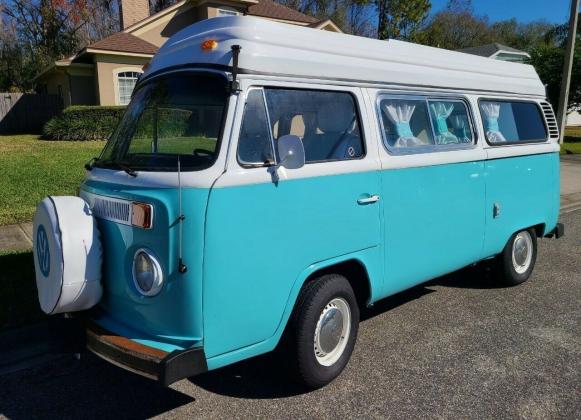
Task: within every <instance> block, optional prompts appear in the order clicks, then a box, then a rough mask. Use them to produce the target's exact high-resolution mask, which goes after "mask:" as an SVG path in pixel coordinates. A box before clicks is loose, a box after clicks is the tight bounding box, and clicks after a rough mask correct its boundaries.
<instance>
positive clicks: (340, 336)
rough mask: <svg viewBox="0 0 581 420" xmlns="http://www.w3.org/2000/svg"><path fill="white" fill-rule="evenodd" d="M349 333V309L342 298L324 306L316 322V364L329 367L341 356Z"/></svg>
mask: <svg viewBox="0 0 581 420" xmlns="http://www.w3.org/2000/svg"><path fill="white" fill-rule="evenodd" d="M350 332H351V309H350V308H349V304H348V303H347V301H346V300H345V299H343V298H335V299H333V300H331V301H330V302H329V303H327V304H326V305H325V307H324V308H323V310H322V311H321V315H320V316H319V320H318V321H317V327H316V328H315V337H314V351H315V357H316V359H317V362H319V363H320V364H321V365H323V366H331V365H333V364H334V363H335V362H337V360H339V358H340V357H341V355H342V354H343V352H344V351H345V347H347V342H348V341H349V333H350Z"/></svg>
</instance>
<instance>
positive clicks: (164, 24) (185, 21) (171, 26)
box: [130, 1, 246, 47]
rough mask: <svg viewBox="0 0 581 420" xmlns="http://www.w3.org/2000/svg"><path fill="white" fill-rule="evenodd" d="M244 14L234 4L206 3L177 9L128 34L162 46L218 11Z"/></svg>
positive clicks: (243, 8) (242, 10) (239, 7)
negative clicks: (184, 29) (190, 26)
mask: <svg viewBox="0 0 581 420" xmlns="http://www.w3.org/2000/svg"><path fill="white" fill-rule="evenodd" d="M220 8H222V9H228V10H232V11H238V12H241V13H242V12H244V11H245V10H246V7H245V6H242V5H240V3H235V2H228V1H224V2H220V3H206V4H203V5H200V6H197V7H196V6H193V5H192V6H184V7H182V8H179V9H177V10H176V11H175V12H174V13H171V14H169V15H167V16H164V17H163V18H160V19H159V20H158V21H155V22H152V23H150V24H148V25H146V26H144V27H143V28H137V29H135V30H131V31H130V33H131V34H132V35H135V36H137V37H139V38H141V39H144V40H146V41H147V42H150V43H152V44H153V45H157V46H158V47H160V46H162V45H163V44H164V43H165V41H167V40H168V38H169V37H171V36H172V35H173V34H175V33H176V32H178V31H180V30H181V29H183V28H185V27H186V26H189V25H191V24H193V23H195V22H199V21H201V20H204V19H208V18H213V17H216V16H218V9H220Z"/></svg>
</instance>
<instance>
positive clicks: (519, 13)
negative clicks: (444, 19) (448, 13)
mask: <svg viewBox="0 0 581 420" xmlns="http://www.w3.org/2000/svg"><path fill="white" fill-rule="evenodd" d="M446 3H447V0H432V13H435V12H438V11H439V10H441V9H443V8H444V7H445V6H446ZM472 5H473V7H474V12H475V14H477V15H488V17H489V18H490V20H491V21H492V22H495V21H498V20H506V19H511V18H513V17H514V18H516V19H517V20H518V21H519V22H531V21H534V20H539V19H545V20H547V21H549V22H550V23H565V22H567V21H568V20H569V10H570V8H571V3H570V0H472Z"/></svg>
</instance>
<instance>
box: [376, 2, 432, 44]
mask: <svg viewBox="0 0 581 420" xmlns="http://www.w3.org/2000/svg"><path fill="white" fill-rule="evenodd" d="M375 5H376V8H377V15H378V23H377V37H378V38H379V39H390V38H394V39H411V38H412V37H413V36H414V34H415V32H416V31H417V30H418V29H419V28H420V27H421V25H422V23H423V22H424V21H425V20H426V18H427V17H428V13H429V12H430V9H431V7H432V5H431V3H430V0H375Z"/></svg>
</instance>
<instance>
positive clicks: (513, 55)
mask: <svg viewBox="0 0 581 420" xmlns="http://www.w3.org/2000/svg"><path fill="white" fill-rule="evenodd" d="M457 51H459V52H463V53H467V54H473V55H479V56H481V57H488V58H494V59H495V60H503V61H514V62H517V63H522V62H525V61H526V60H528V59H529V58H531V56H530V55H529V53H527V52H525V51H521V50H517V49H516V48H512V47H507V46H506V45H502V44H499V43H497V42H495V43H492V44H486V45H480V46H478V47H469V48H462V49H460V50H457Z"/></svg>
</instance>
